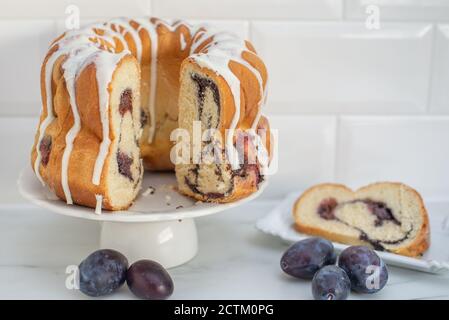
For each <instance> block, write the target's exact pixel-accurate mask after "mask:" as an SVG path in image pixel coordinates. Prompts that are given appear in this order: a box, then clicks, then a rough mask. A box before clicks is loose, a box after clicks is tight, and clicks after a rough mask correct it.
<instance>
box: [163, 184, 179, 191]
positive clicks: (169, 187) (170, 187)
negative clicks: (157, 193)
mask: <svg viewBox="0 0 449 320" xmlns="http://www.w3.org/2000/svg"><path fill="white" fill-rule="evenodd" d="M160 189H161V190H162V191H176V186H175V185H174V184H163V185H161V186H160Z"/></svg>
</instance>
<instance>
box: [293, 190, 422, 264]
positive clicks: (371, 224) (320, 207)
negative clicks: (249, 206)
mask: <svg viewBox="0 0 449 320" xmlns="http://www.w3.org/2000/svg"><path fill="white" fill-rule="evenodd" d="M293 217H294V219H295V227H296V229H297V230H298V231H300V232H303V233H306V234H311V235H318V236H323V237H325V238H327V239H329V240H333V241H337V242H341V243H345V244H351V245H360V244H361V245H368V246H371V247H373V248H374V249H376V250H381V251H389V252H393V253H397V254H401V255H405V256H419V255H421V254H423V253H424V252H425V251H426V250H427V248H428V247H429V234H430V230H429V218H428V215H427V211H426V208H425V207H424V203H423V201H422V198H421V196H420V195H419V194H418V192H416V191H415V190H414V189H412V188H410V187H409V186H406V185H404V184H402V183H388V182H382V183H374V184H371V185H368V186H365V187H363V188H360V189H358V190H357V191H352V190H351V189H349V188H347V187H346V186H344V185H340V184H320V185H317V186H314V187H312V188H310V189H308V190H307V191H305V192H304V193H303V194H302V195H301V196H300V197H299V199H298V200H297V201H296V203H295V205H294V207H293Z"/></svg>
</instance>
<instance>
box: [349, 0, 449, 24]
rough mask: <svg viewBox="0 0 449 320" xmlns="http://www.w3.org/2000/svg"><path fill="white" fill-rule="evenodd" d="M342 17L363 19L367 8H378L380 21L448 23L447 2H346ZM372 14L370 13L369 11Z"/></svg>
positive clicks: (404, 0) (377, 0)
mask: <svg viewBox="0 0 449 320" xmlns="http://www.w3.org/2000/svg"><path fill="white" fill-rule="evenodd" d="M345 2H346V5H345V13H344V16H345V17H347V18H348V19H363V18H364V17H366V14H367V9H368V11H370V7H369V6H377V7H379V9H380V11H379V15H380V18H381V19H382V20H395V21H429V20H430V21H448V20H449V1H447V0H346V1H345ZM371 12H372V11H371Z"/></svg>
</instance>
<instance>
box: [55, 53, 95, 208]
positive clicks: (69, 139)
mask: <svg viewBox="0 0 449 320" xmlns="http://www.w3.org/2000/svg"><path fill="white" fill-rule="evenodd" d="M97 51H98V48H96V47H94V46H91V45H86V46H85V47H84V48H83V47H81V48H76V49H73V51H72V52H70V53H69V57H68V58H67V59H66V61H65V62H64V64H63V65H62V68H63V69H64V78H65V81H66V86H67V92H68V94H69V100H70V108H71V110H72V114H73V126H72V127H71V128H70V130H69V131H68V132H67V135H66V137H65V142H66V146H65V148H64V152H63V154H62V162H61V184H62V189H63V191H64V195H65V198H66V201H67V204H73V200H72V194H71V192H70V187H69V181H68V180H69V178H68V167H69V161H70V155H71V154H72V149H73V142H74V141H75V138H76V136H77V135H78V132H79V130H80V128H81V123H80V116H79V113H78V107H77V103H76V92H75V83H76V78H77V75H78V74H79V71H80V69H81V68H80V67H81V66H82V65H83V64H84V61H85V60H86V59H87V58H88V57H89V56H91V55H93V54H95V53H96V52H97Z"/></svg>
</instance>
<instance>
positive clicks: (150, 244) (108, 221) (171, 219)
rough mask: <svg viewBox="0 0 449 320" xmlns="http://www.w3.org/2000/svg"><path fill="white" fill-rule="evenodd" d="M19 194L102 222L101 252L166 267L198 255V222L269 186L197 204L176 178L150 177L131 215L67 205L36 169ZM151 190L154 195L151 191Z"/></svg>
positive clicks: (25, 173) (28, 172)
mask: <svg viewBox="0 0 449 320" xmlns="http://www.w3.org/2000/svg"><path fill="white" fill-rule="evenodd" d="M18 185H19V190H20V192H21V194H22V195H23V196H24V197H25V198H27V199H28V200H30V201H31V202H33V203H34V204H36V205H38V206H40V207H43V208H46V209H48V210H50V211H52V212H55V213H57V214H62V215H66V216H71V217H76V218H81V219H87V220H94V221H99V222H100V224H101V232H100V236H99V239H100V241H99V244H98V247H99V248H104V249H105V248H108V249H115V250H117V251H120V252H121V253H123V254H124V255H125V256H126V257H127V258H128V261H129V263H133V262H134V261H137V260H140V259H150V260H154V261H157V262H159V263H160V264H162V265H163V266H164V267H166V268H171V267H175V266H179V265H181V264H184V263H186V262H188V261H189V260H191V259H192V258H193V257H195V255H196V253H197V252H198V233H197V230H196V226H195V218H198V217H201V216H205V215H210V214H214V213H218V212H221V211H224V210H228V209H231V208H234V207H237V206H240V205H242V204H243V203H245V202H248V201H251V200H253V199H255V198H256V197H257V196H259V195H260V194H261V193H262V192H263V189H264V188H265V187H266V185H267V182H266V181H265V182H263V183H262V184H261V185H260V187H259V190H258V191H257V192H256V193H254V194H252V195H251V196H249V197H247V198H245V199H242V200H240V201H236V202H232V203H226V204H215V203H202V202H201V203H198V202H196V201H195V200H193V199H190V198H188V197H185V196H183V195H181V194H179V193H178V192H177V191H176V178H175V175H174V174H173V173H148V172H147V173H145V176H144V180H143V182H142V191H141V193H140V195H139V196H138V197H137V199H136V201H135V203H134V204H133V206H131V208H130V209H129V210H127V211H115V212H109V211H104V210H103V212H102V213H101V214H96V213H95V210H94V209H92V208H86V207H82V206H78V205H67V204H66V203H64V202H63V201H61V200H58V199H57V198H56V197H55V196H54V195H53V194H52V193H51V192H50V191H49V190H48V189H47V188H46V187H44V186H42V185H41V183H40V182H39V181H38V179H37V178H36V176H35V175H34V172H33V171H32V170H31V168H25V169H24V170H23V171H22V173H21V174H20V177H19V181H18ZM150 191H152V192H150Z"/></svg>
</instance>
